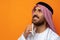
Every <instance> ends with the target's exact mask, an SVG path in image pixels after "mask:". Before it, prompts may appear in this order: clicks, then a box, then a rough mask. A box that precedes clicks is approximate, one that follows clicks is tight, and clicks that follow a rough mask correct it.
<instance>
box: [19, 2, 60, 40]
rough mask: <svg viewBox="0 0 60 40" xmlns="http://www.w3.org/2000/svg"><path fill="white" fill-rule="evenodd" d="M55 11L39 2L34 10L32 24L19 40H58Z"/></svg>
mask: <svg viewBox="0 0 60 40" xmlns="http://www.w3.org/2000/svg"><path fill="white" fill-rule="evenodd" d="M52 15H53V9H52V8H51V7H50V6H49V5H48V4H46V3H44V2H38V3H37V4H36V6H35V7H34V8H33V10H32V24H31V25H28V26H27V28H26V30H25V32H24V33H23V34H22V36H21V37H19V39H18V40H56V39H57V38H58V37H59V36H58V35H57V34H56V31H55V28H54V24H53V21H52Z"/></svg>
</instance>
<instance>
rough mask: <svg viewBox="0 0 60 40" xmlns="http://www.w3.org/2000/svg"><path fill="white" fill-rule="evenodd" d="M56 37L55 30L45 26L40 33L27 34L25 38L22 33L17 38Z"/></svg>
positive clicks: (46, 39)
mask: <svg viewBox="0 0 60 40" xmlns="http://www.w3.org/2000/svg"><path fill="white" fill-rule="evenodd" d="M58 37H59V36H58V35H57V34H56V33H55V32H53V31H52V30H51V29H50V28H47V29H46V30H45V31H43V32H42V33H34V35H31V34H29V35H28V37H27V39H26V38H25V37H24V36H23V34H22V35H21V36H20V37H19V38H18V40H56V39H57V38H58Z"/></svg>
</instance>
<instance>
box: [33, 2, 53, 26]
mask: <svg viewBox="0 0 60 40" xmlns="http://www.w3.org/2000/svg"><path fill="white" fill-rule="evenodd" d="M38 5H42V6H44V7H46V8H47V9H48V10H49V11H51V13H52V14H53V9H52V8H51V7H50V6H49V5H48V4H46V3H44V2H38V3H37V4H36V6H35V7H34V9H33V14H32V22H33V23H34V24H35V25H36V26H40V25H43V24H44V22H46V19H45V17H44V13H43V11H42V10H41V8H40V6H38Z"/></svg>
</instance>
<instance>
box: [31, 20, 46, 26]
mask: <svg viewBox="0 0 60 40" xmlns="http://www.w3.org/2000/svg"><path fill="white" fill-rule="evenodd" d="M44 22H45V21H38V22H36V23H34V22H32V23H33V24H34V25H35V26H42V25H44Z"/></svg>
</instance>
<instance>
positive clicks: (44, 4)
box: [36, 2, 53, 14]
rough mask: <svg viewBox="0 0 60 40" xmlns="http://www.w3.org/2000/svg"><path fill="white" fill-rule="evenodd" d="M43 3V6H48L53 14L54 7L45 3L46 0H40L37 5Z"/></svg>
mask: <svg viewBox="0 0 60 40" xmlns="http://www.w3.org/2000/svg"><path fill="white" fill-rule="evenodd" d="M38 4H39V5H43V6H45V7H46V8H48V9H49V10H50V11H51V12H52V14H53V9H52V7H51V6H50V5H48V4H47V3H44V2H38V3H37V4H36V5H38Z"/></svg>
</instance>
